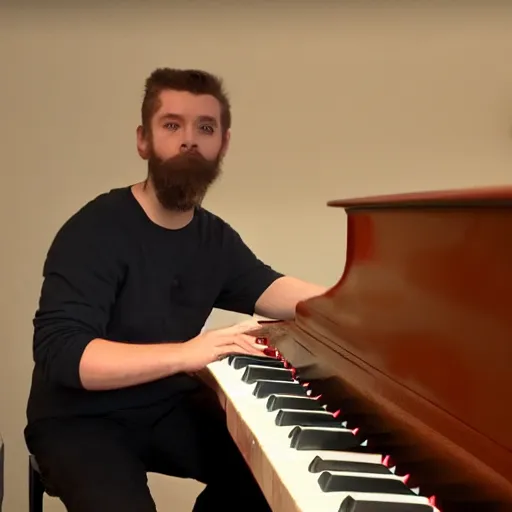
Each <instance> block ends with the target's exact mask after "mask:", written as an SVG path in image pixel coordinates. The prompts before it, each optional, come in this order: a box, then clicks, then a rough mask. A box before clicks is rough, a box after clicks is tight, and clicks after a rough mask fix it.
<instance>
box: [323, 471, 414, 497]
mask: <svg viewBox="0 0 512 512" xmlns="http://www.w3.org/2000/svg"><path fill="white" fill-rule="evenodd" d="M318 484H319V485H320V489H322V491H323V492H371V493H377V494H410V495H412V496H416V495H415V494H414V491H413V490H412V489H410V488H409V487H407V485H405V484H404V483H403V482H402V481H401V480H398V479H396V478H377V477H369V476H368V477H366V476H347V475H339V474H336V473H331V472H330V471H324V472H323V473H322V474H321V475H320V476H319V477H318Z"/></svg>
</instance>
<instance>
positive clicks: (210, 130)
mask: <svg viewBox="0 0 512 512" xmlns="http://www.w3.org/2000/svg"><path fill="white" fill-rule="evenodd" d="M201 130H202V131H204V132H206V133H213V132H214V129H213V126H210V125H203V126H201Z"/></svg>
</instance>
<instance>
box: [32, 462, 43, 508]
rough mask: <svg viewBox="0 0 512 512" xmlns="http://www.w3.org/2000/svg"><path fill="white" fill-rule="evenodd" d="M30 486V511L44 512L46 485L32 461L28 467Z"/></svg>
mask: <svg viewBox="0 0 512 512" xmlns="http://www.w3.org/2000/svg"><path fill="white" fill-rule="evenodd" d="M28 486H29V490H28V492H29V495H28V499H29V512H43V495H44V485H43V483H42V482H41V478H40V477H39V474H38V473H37V471H35V470H34V468H33V467H32V465H31V464H30V463H29V468H28Z"/></svg>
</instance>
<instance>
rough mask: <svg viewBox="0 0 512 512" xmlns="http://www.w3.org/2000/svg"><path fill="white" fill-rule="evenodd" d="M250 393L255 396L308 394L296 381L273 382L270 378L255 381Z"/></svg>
mask: <svg viewBox="0 0 512 512" xmlns="http://www.w3.org/2000/svg"><path fill="white" fill-rule="evenodd" d="M252 394H253V395H254V396H255V397H256V398H268V397H269V396H270V395H274V394H283V395H297V396H308V394H307V389H306V388H305V387H304V386H303V385H302V384H299V383H298V382H274V381H271V380H260V381H259V382H257V383H256V386H254V391H253V392H252Z"/></svg>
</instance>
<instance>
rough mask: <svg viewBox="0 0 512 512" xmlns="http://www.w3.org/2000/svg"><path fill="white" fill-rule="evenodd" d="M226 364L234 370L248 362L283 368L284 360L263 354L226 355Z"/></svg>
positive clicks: (243, 366)
mask: <svg viewBox="0 0 512 512" xmlns="http://www.w3.org/2000/svg"><path fill="white" fill-rule="evenodd" d="M228 364H229V365H230V366H232V367H233V368H234V369H235V370H239V369H240V368H245V367H246V366H247V365H249V364H257V365H261V366H268V367H269V368H284V367H285V364H284V361H281V360H279V359H276V358H274V357H265V356H235V355H231V356H228Z"/></svg>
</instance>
